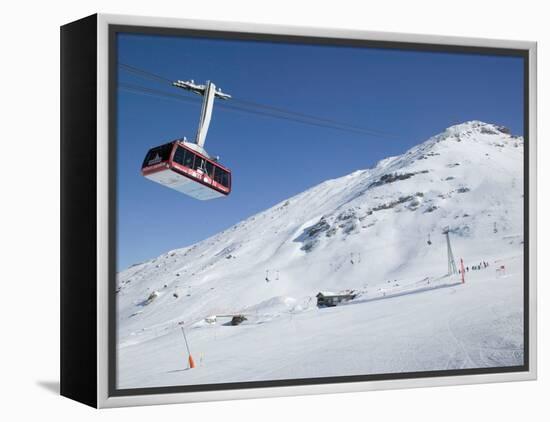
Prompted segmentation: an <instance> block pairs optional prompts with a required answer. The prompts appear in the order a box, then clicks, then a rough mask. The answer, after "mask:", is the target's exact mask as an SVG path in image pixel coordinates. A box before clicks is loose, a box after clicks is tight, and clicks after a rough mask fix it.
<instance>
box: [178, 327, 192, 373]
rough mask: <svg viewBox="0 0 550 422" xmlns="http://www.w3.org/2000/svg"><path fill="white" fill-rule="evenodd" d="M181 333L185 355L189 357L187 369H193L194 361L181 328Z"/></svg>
mask: <svg viewBox="0 0 550 422" xmlns="http://www.w3.org/2000/svg"><path fill="white" fill-rule="evenodd" d="M181 332H182V334H183V339H184V340H185V347H186V348H187V354H188V355H189V358H188V362H189V368H190V369H193V368H194V367H195V361H194V360H193V356H191V352H190V350H189V343H188V342H187V336H186V335H185V330H184V329H183V327H181Z"/></svg>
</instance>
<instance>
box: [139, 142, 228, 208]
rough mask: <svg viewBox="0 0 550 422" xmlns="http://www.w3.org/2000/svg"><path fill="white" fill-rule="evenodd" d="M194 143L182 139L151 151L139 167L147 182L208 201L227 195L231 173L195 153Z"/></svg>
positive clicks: (204, 156) (209, 159) (213, 161)
mask: <svg viewBox="0 0 550 422" xmlns="http://www.w3.org/2000/svg"><path fill="white" fill-rule="evenodd" d="M195 148H197V145H196V144H193V143H189V142H186V141H183V140H176V141H172V142H170V143H167V144H164V145H161V146H158V147H155V148H151V149H150V150H149V152H148V153H147V155H146V156H145V159H144V160H143V165H142V166H141V174H142V175H143V176H145V177H146V178H147V179H149V180H152V181H154V182H157V183H160V184H161V185H164V186H166V187H168V188H172V189H175V190H177V191H178V192H181V193H184V194H186V195H189V196H191V197H193V198H195V199H200V200H207V199H214V198H220V197H224V196H227V195H229V193H230V192H231V170H229V169H228V168H225V167H223V166H222V165H220V164H219V163H217V162H216V161H215V160H212V159H211V158H209V157H206V155H203V154H201V153H199V152H198V151H196V150H195Z"/></svg>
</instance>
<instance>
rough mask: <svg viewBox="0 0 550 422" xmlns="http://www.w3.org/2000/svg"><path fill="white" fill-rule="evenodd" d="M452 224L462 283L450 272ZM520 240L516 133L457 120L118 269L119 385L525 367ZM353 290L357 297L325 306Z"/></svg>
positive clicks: (519, 167) (520, 191)
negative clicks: (321, 297)
mask: <svg viewBox="0 0 550 422" xmlns="http://www.w3.org/2000/svg"><path fill="white" fill-rule="evenodd" d="M445 227H448V229H449V231H450V239H451V244H452V248H453V252H454V256H455V258H456V261H457V262H458V261H459V260H460V258H463V260H464V265H465V266H466V267H468V270H469V271H468V272H467V273H466V283H465V284H456V283H457V282H458V281H459V276H452V277H445V275H446V274H447V266H448V261H447V245H446V240H445V236H444V235H443V234H442V231H443V230H444V228H445ZM522 247H523V139H522V138H521V137H518V136H513V135H511V134H510V132H509V130H508V129H506V128H504V127H500V126H497V125H493V124H488V123H483V122H479V121H471V122H466V123H463V124H459V125H456V126H452V127H450V128H448V129H447V130H445V131H444V132H443V133H440V134H438V135H436V136H434V137H432V138H430V139H428V140H427V141H425V142H424V143H422V144H420V145H418V146H416V147H413V148H412V149H410V150H409V151H407V152H406V153H404V154H403V155H400V156H397V157H390V158H387V159H385V160H382V161H381V162H379V163H378V164H377V165H376V166H375V167H374V168H372V169H367V170H358V171H355V172H354V173H351V174H349V175H347V176H344V177H340V178H337V179H333V180H328V181H326V182H324V183H321V184H319V185H317V186H315V187H313V188H311V189H309V190H307V191H305V192H303V193H300V194H298V195H296V196H294V197H292V198H289V199H288V200H285V201H282V202H281V203H279V204H277V205H275V206H273V207H272V208H270V209H268V210H266V211H263V212H261V213H259V214H256V215H254V216H252V217H250V218H248V219H247V220H244V221H242V222H240V223H238V224H236V225H235V226H233V227H231V228H229V229H227V230H225V231H223V232H221V233H219V234H217V235H215V236H213V237H210V238H208V239H206V240H204V241H202V242H199V243H197V244H195V245H192V246H190V247H185V248H182V249H178V250H173V251H170V252H167V253H166V254H163V255H161V256H159V257H158V258H156V259H153V260H151V261H148V262H145V263H141V264H138V265H135V266H132V267H130V268H128V269H126V270H124V271H122V272H120V273H119V274H118V275H117V283H118V286H117V325H118V362H119V374H118V381H117V382H118V386H119V388H131V387H143V386H164V385H186V384H196V383H212V382H216V383H219V382H234V381H253V380H264V379H283V378H296V377H322V376H331V375H352V374H371V373H386V372H401V371H407V372H410V371H418V370H421V371H425V370H437V369H446V368H463V367H487V366H503V365H520V364H522V363H523V331H522V324H523V319H522V318H523V316H522V301H523V297H522V280H523V279H522V265H523V256H522ZM483 261H485V262H488V263H489V267H488V268H486V266H485V265H482V268H483V269H480V270H475V271H472V270H470V268H471V267H472V266H477V265H479V264H480V263H481V262H483ZM501 266H504V270H500V269H499V271H498V272H497V271H495V270H496V269H497V268H500V267H501ZM344 290H354V291H355V293H356V294H358V296H357V298H356V299H355V300H353V301H351V302H348V303H347V304H346V305H345V306H340V307H337V308H327V309H318V308H317V307H316V302H315V295H316V294H317V293H318V292H319V291H336V292H338V291H344ZM235 313H241V314H244V315H246V316H247V321H245V322H244V323H243V324H241V325H239V326H229V325H227V326H226V325H223V323H224V322H226V320H225V321H224V320H223V317H221V318H218V320H217V323H215V324H208V323H206V322H205V318H206V317H208V316H211V315H218V316H219V315H231V314H235ZM182 326H184V327H185V328H186V332H187V334H188V337H189V342H190V346H191V349H192V350H191V352H192V353H193V355H194V357H195V360H196V361H197V360H199V361H200V364H199V365H198V367H197V368H195V369H192V370H185V369H186V361H185V359H186V356H187V355H186V352H185V345H184V343H183V337H182V333H181V327H182Z"/></svg>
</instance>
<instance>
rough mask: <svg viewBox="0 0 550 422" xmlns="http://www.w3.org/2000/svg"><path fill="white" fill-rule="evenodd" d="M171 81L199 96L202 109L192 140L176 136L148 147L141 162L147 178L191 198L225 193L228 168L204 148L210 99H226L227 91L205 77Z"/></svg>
mask: <svg viewBox="0 0 550 422" xmlns="http://www.w3.org/2000/svg"><path fill="white" fill-rule="evenodd" d="M172 85H174V86H176V87H178V88H182V89H185V90H188V91H191V92H193V93H195V94H198V95H201V96H202V97H203V103H202V112H201V117H200V121H199V128H198V131H197V137H196V139H195V142H194V143H192V142H187V140H186V139H185V138H184V139H178V140H175V141H172V142H170V143H168V144H164V145H161V146H158V147H155V148H152V149H150V150H149V152H148V153H147V155H146V156H145V159H144V160H143V164H142V166H141V174H142V175H143V176H145V177H146V178H147V179H149V180H152V181H154V182H157V183H160V184H161V185H164V186H166V187H169V188H172V189H175V190H177V191H178V192H181V193H184V194H186V195H189V196H191V197H192V198H195V199H200V200H207V199H214V198H220V197H224V196H227V195H229V192H231V171H230V170H229V169H227V168H225V167H224V166H222V165H220V164H219V163H218V162H217V159H216V160H214V159H212V158H211V157H210V155H209V154H208V153H207V152H206V150H205V149H204V143H205V141H206V133H207V132H208V127H209V125H210V119H211V117H212V108H213V106H214V99H215V98H219V99H222V100H227V99H229V98H231V95H229V94H226V93H224V92H222V90H221V89H216V85H214V84H213V83H212V82H210V81H208V82H207V83H206V84H205V85H197V84H195V82H194V81H192V80H191V81H176V82H174V83H173V84H172Z"/></svg>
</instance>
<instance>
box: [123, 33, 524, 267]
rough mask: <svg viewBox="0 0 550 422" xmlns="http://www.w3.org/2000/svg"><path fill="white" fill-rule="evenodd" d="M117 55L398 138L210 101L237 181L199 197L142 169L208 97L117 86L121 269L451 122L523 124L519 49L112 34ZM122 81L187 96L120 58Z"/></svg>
mask: <svg viewBox="0 0 550 422" xmlns="http://www.w3.org/2000/svg"><path fill="white" fill-rule="evenodd" d="M118 54H119V62H122V63H126V64H129V65H132V66H135V67H138V68H142V69H145V70H148V71H150V72H153V73H156V74H159V75H163V76H165V77H168V78H173V79H182V80H188V79H194V80H195V81H196V82H204V81H206V80H212V81H213V82H214V83H215V84H216V85H217V86H219V87H221V88H222V89H223V90H224V91H225V92H227V93H229V94H232V95H233V96H234V97H235V98H239V99H243V100H248V101H254V102H256V103H261V104H266V105H272V106H276V107H280V108H285V109H289V110H294V111H297V112H301V113H306V114H311V115H315V116H319V117H324V118H330V119H333V120H337V121H340V122H343V123H348V124H350V125H355V126H361V127H365V128H369V129H373V130H376V131H381V132H385V133H391V134H393V135H395V136H394V137H391V138H389V137H377V136H367V135H363V134H355V133H350V132H344V131H339V130H334V129H328V128H323V127H315V126H310V125H304V124H300V123H296V122H292V121H287V120H280V119H273V118H269V117H265V116H259V115H255V114H247V113H235V112H232V111H227V110H223V109H221V108H216V106H214V113H213V119H212V123H211V125H210V130H209V132H208V136H207V139H206V145H205V146H206V148H207V150H208V151H209V152H210V153H211V154H214V155H219V156H220V157H221V160H220V161H221V162H222V163H223V164H224V165H226V166H227V167H229V168H231V170H232V174H233V188H232V189H233V190H232V193H231V194H230V195H229V197H227V198H223V199H216V200H211V201H198V200H195V199H192V198H190V197H187V196H185V195H183V194H181V193H178V192H176V191H174V190H171V189H168V188H165V187H163V186H161V185H158V184H156V183H153V182H151V181H149V180H147V179H145V178H144V177H142V176H141V173H140V167H141V163H142V161H143V158H144V156H145V153H146V152H147V150H148V149H149V148H151V147H153V146H156V145H160V144H162V143H165V142H167V141H170V140H173V139H175V138H180V137H183V136H187V137H188V138H190V139H194V136H195V133H196V127H197V122H198V118H199V114H200V103H196V104H194V103H189V104H187V103H183V102H179V101H174V100H170V99H167V98H158V97H151V96H146V95H138V94H135V93H130V92H127V91H123V90H118V91H117V92H118V122H117V128H118V129H117V130H118V145H117V147H118V166H117V188H118V198H117V207H118V208H117V237H118V239H117V240H118V244H117V269H118V270H121V269H124V268H126V267H127V266H129V265H131V264H134V263H137V262H141V261H144V260H147V259H151V258H153V257H155V256H158V255H160V254H162V253H163V252H166V251H168V250H170V249H175V248H180V247H183V246H186V245H190V244H192V243H195V242H197V241H200V240H202V239H204V238H206V237H208V236H210V235H213V234H215V233H217V232H219V231H221V230H223V229H225V228H227V227H230V226H231V225H233V224H235V223H237V222H238V221H240V220H242V219H244V218H246V217H248V216H250V215H252V214H254V213H257V212H259V211H262V210H264V209H266V208H269V207H270V206H272V205H274V204H276V203H277V202H279V201H281V200H283V199H285V198H288V197H290V196H292V195H295V194H297V193H300V192H302V191H304V190H305V189H307V188H309V187H311V186H314V185H316V184H318V183H320V182H322V181H324V180H327V179H330V178H335V177H339V176H343V175H346V174H348V173H351V172H353V171H355V170H357V169H364V168H368V167H372V166H373V165H374V164H376V162H377V161H378V160H380V159H382V158H385V157H387V156H391V155H397V154H401V153H403V152H405V151H406V150H407V149H408V148H410V147H411V146H413V145H416V144H418V143H420V142H422V141H424V140H426V139H427V138H428V137H430V136H432V135H434V134H436V133H438V132H440V131H442V130H444V129H445V128H446V127H448V126H450V125H452V124H455V123H458V122H462V121H466V120H482V121H487V122H491V123H498V124H502V125H505V126H507V127H509V128H510V129H512V132H513V133H515V134H522V133H523V62H522V59H520V58H516V57H502V56H486V55H472V54H456V53H454V54H446V53H435V52H416V51H405V50H384V49H372V48H351V47H330V46H319V45H317V46H314V45H304V44H283V43H271V42H251V41H230V40H214V39H205V38H190V37H165V36H145V35H134V34H120V35H119V36H118ZM120 82H125V83H131V84H134V85H136V84H139V85H141V86H144V87H149V88H155V89H160V90H164V91H166V92H172V93H174V94H182V95H185V93H184V92H183V91H180V90H177V89H176V88H172V87H170V86H168V85H164V86H163V85H162V84H160V83H158V82H155V81H152V80H147V79H144V78H140V77H137V76H136V75H133V74H131V73H128V72H126V71H124V70H122V69H119V83H120ZM189 95H190V94H189ZM197 98H198V97H197ZM228 104H229V103H228Z"/></svg>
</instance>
